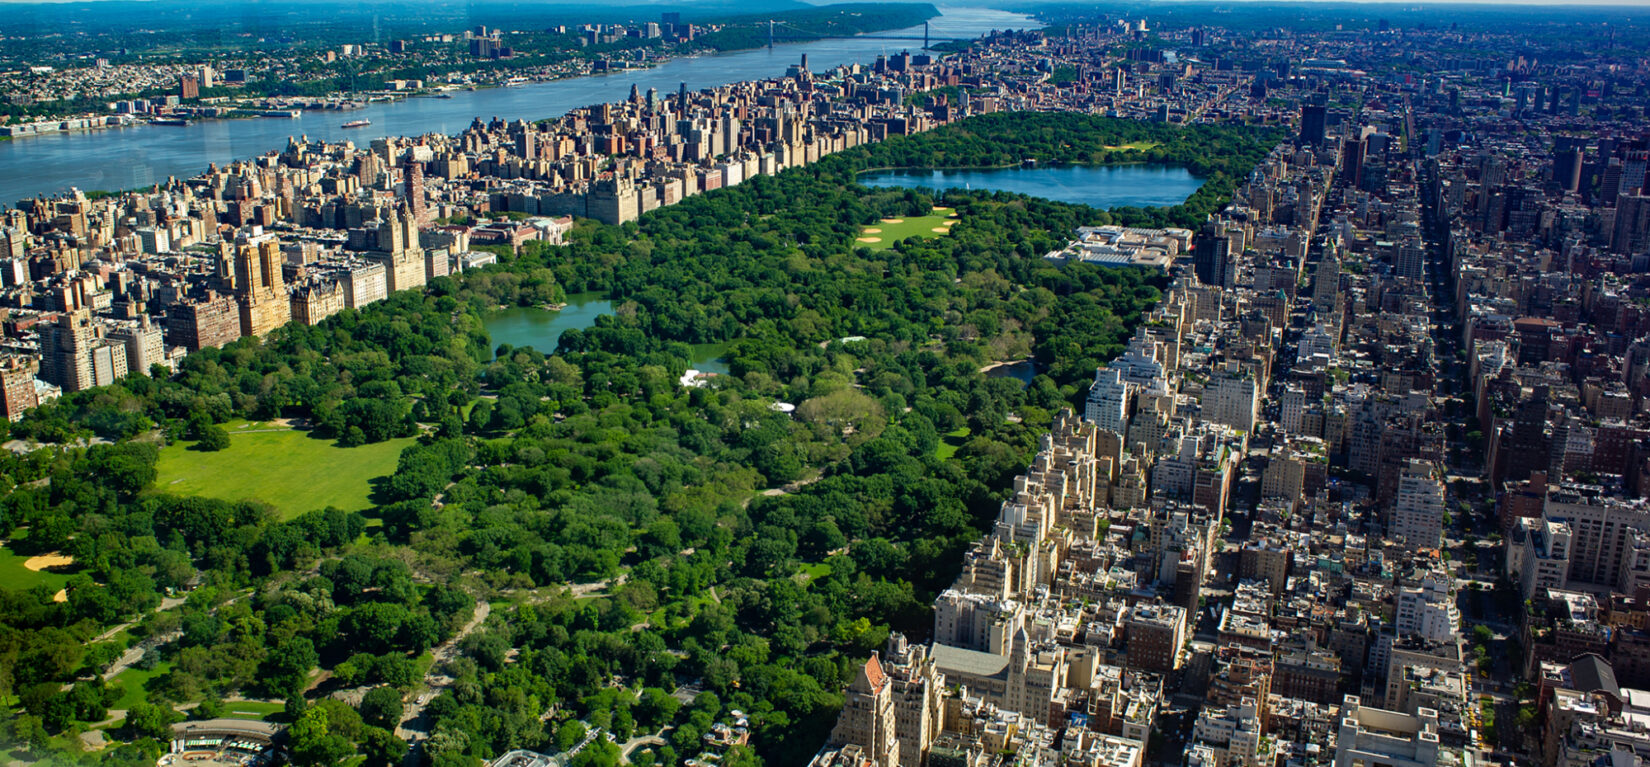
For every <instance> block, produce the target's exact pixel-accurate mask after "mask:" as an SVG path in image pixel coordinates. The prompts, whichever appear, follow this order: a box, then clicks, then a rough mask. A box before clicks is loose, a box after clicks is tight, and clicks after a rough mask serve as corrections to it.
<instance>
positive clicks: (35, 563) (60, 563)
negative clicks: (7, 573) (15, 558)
mask: <svg viewBox="0 0 1650 767" xmlns="http://www.w3.org/2000/svg"><path fill="white" fill-rule="evenodd" d="M72 564H74V557H70V556H65V555H63V554H58V553H55V552H53V553H51V554H41V555H39V556H34V557H29V558H28V559H26V560H24V561H23V566H24V567H27V568H28V569H30V570H33V571H35V572H37V573H38V572H40V571H41V570H44V569H46V568H48V567H68V566H69V565H72Z"/></svg>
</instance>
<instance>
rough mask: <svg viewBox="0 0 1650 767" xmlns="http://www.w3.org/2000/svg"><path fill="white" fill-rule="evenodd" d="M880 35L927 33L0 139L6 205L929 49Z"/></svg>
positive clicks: (975, 25)
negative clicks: (402, 96)
mask: <svg viewBox="0 0 1650 767" xmlns="http://www.w3.org/2000/svg"><path fill="white" fill-rule="evenodd" d="M940 11H941V13H942V14H943V15H941V16H940V17H938V18H935V19H934V20H933V21H932V22H931V24H932V28H933V29H932V32H933V35H934V37H935V38H945V37H968V38H973V37H978V36H980V35H982V34H985V33H987V32H990V31H991V30H994V29H1028V28H1033V27H1036V26H1038V25H1037V23H1036V22H1035V21H1033V20H1032V19H1031V17H1029V16H1025V15H1023V14H1018V13H1007V12H1004V11H994V10H988V9H983V8H940ZM876 34H881V35H894V36H904V37H911V36H915V37H917V38H919V39H918V40H915V41H912V40H877V39H874V38H873V37H860V38H847V39H840V40H819V41H815V42H809V43H794V44H787V45H779V46H775V47H774V48H772V49H768V48H759V49H757V50H750V51H739V52H735V53H727V54H718V55H703V56H694V57H692V58H679V59H674V60H671V61H668V62H666V63H664V64H661V65H659V66H657V67H654V68H652V69H644V70H635V71H620V72H614V73H609V74H601V75H591V76H587V77H575V78H569V79H566V80H556V81H552V82H543V83H529V84H527V85H522V86H519V87H510V88H490V89H483V90H476V91H458V92H455V93H453V94H452V95H453V98H450V99H438V98H431V97H419V98H412V99H407V100H405V101H400V102H395V103H379V104H373V105H372V106H369V107H367V108H365V109H358V110H353V111H348V112H337V111H320V110H312V111H305V112H304V114H303V116H302V117H299V118H297V119H282V118H258V119H247V120H201V121H197V122H194V123H192V124H190V125H187V126H177V127H174V126H160V125H137V126H132V127H128V128H111V129H107V130H98V131H91V132H84V133H59V134H52V135H46V136H30V137H24V138H19V139H14V140H12V141H0V206H5V205H13V204H15V203H17V202H18V201H20V200H24V199H28V198H31V197H34V196H36V195H53V194H57V193H60V192H63V191H65V190H67V189H68V187H71V186H74V187H78V188H79V189H81V190H83V191H91V190H105V191H121V190H127V189H137V188H141V187H147V186H151V185H153V184H159V183H165V182H166V180H167V179H168V178H169V177H172V176H176V177H178V178H188V177H192V176H195V175H199V174H201V173H204V172H205V171H206V166H207V164H208V163H218V164H219V165H223V164H225V163H228V162H231V161H233V160H240V159H248V158H251V157H255V156H257V155H259V154H262V153H264V152H267V151H270V150H275V149H280V148H281V147H283V146H285V145H286V142H287V138H288V137H290V136H299V135H307V136H309V137H310V138H311V139H326V140H329V141H340V140H343V139H350V140H353V141H355V143H356V144H358V145H361V144H367V143H370V142H371V141H372V139H375V138H383V137H384V136H416V135H422V134H426V133H445V134H454V133H457V132H459V131H461V130H464V129H465V128H466V127H468V126H469V124H470V121H471V120H472V119H474V118H477V117H480V118H482V119H483V120H488V119H491V118H493V117H498V118H501V119H504V120H516V119H524V120H540V119H544V118H547V117H559V116H561V115H562V114H565V113H566V112H567V111H568V110H571V109H574V108H577V107H581V106H588V105H591V104H599V103H604V102H613V101H619V100H622V99H624V98H625V97H626V96H628V95H629V94H630V86H631V84H632V83H634V84H635V85H636V86H637V87H639V88H640V89H641V91H642V92H643V93H646V92H647V90H648V89H649V88H657V89H658V91H659V93H660V95H661V96H663V95H670V94H674V93H676V89H677V87H678V86H679V85H680V84H681V83H684V82H685V83H687V87H688V88H689V89H690V90H698V89H701V88H710V87H715V86H719V85H726V84H728V83H733V82H740V81H744V80H756V79H762V78H768V77H778V76H781V75H784V74H785V69H786V68H787V67H789V66H791V65H792V64H795V63H796V62H797V61H798V60H799V59H800V58H801V57H802V56H803V55H804V54H806V55H807V56H808V68H809V69H811V70H813V71H814V72H823V71H825V70H826V69H829V68H831V67H835V66H839V65H843V64H853V63H864V64H869V63H871V62H872V61H874V60H875V59H876V57H877V56H878V55H879V54H889V55H892V54H895V53H899V52H900V51H902V50H910V51H913V52H915V51H916V50H917V49H918V48H920V47H921V46H922V42H921V40H920V38H921V36H922V27H921V26H920V25H919V26H916V27H912V28H910V29H904V30H897V31H889V32H879V33H876ZM358 119H368V120H371V121H372V125H370V126H368V127H365V128H353V129H346V128H343V127H341V126H342V125H343V123H345V122H347V121H350V120H358Z"/></svg>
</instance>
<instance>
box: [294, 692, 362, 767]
mask: <svg viewBox="0 0 1650 767" xmlns="http://www.w3.org/2000/svg"><path fill="white" fill-rule="evenodd" d="M287 735H288V737H289V739H290V743H291V747H292V762H293V764H298V765H323V764H337V763H339V762H341V761H343V760H344V757H346V756H349V755H350V754H351V753H354V752H355V746H354V745H353V744H351V743H350V742H349V741H348V740H346V739H345V738H344V737H343V736H342V735H339V734H337V733H334V732H332V723H331V716H330V714H329V712H328V709H326V708H324V707H321V706H312V707H310V708H309V709H306V710H305V711H304V713H302V714H300V715H299V716H298V720H297V721H295V722H293V723H292V726H291V727H289V728H287Z"/></svg>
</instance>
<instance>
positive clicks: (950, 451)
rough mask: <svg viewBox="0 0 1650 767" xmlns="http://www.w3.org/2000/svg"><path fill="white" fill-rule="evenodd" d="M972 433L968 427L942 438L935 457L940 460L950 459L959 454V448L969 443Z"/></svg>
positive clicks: (935, 449) (935, 451)
mask: <svg viewBox="0 0 1650 767" xmlns="http://www.w3.org/2000/svg"><path fill="white" fill-rule="evenodd" d="M969 434H970V432H969V429H968V427H967V426H964V427H962V428H960V429H958V430H956V431H953V432H948V433H946V434H945V435H944V436H941V437H940V444H938V445H936V446H935V447H934V455H936V456H938V457H940V458H950V457H951V456H954V455H956V454H957V450H958V448H961V447H962V446H963V445H965V444H967V443H968V436H969Z"/></svg>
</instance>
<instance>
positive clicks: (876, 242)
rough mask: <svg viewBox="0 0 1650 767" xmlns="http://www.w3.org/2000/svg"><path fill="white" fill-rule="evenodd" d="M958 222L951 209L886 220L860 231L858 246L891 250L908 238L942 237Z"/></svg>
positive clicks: (937, 209) (940, 209)
mask: <svg viewBox="0 0 1650 767" xmlns="http://www.w3.org/2000/svg"><path fill="white" fill-rule="evenodd" d="M957 222H958V219H957V214H956V213H955V212H953V211H952V210H951V209H950V208H935V209H934V213H933V215H929V216H913V217H909V218H885V219H883V220H881V221H878V222H877V223H875V224H871V225H870V226H867V227H865V228H863V229H861V230H860V232H859V238H858V240H857V241H856V242H855V244H856V245H858V246H860V247H863V248H870V249H871V250H883V249H885V248H891V247H893V246H894V243H896V242H899V241H900V240H903V239H905V238H907V237H924V238H926V237H942V236H944V235H947V234H950V232H951V227H953V226H956V225H957Z"/></svg>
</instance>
